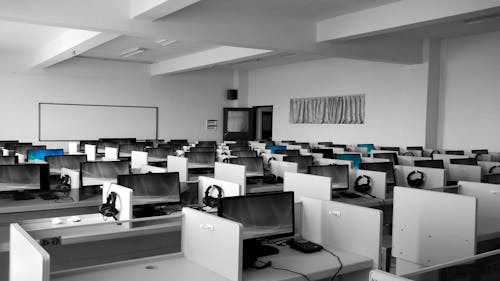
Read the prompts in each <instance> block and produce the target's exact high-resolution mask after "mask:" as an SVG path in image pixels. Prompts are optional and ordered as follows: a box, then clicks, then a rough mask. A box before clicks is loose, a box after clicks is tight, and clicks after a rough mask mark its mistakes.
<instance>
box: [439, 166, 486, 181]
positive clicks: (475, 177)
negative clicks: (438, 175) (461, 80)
mask: <svg viewBox="0 0 500 281" xmlns="http://www.w3.org/2000/svg"><path fill="white" fill-rule="evenodd" d="M447 171H448V175H447V180H448V181H472V182H481V166H473V165H458V164H449V166H448V170H447Z"/></svg>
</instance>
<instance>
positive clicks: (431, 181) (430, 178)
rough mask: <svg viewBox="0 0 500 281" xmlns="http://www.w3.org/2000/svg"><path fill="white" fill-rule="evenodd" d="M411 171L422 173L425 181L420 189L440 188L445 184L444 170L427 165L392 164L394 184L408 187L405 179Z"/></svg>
mask: <svg viewBox="0 0 500 281" xmlns="http://www.w3.org/2000/svg"><path fill="white" fill-rule="evenodd" d="M413 171H420V172H422V173H424V176H425V181H424V185H423V186H422V187H421V188H422V189H431V188H441V187H443V186H445V185H446V179H445V170H444V169H436V168H427V167H412V166H401V165H396V166H394V173H395V174H396V185H398V186H404V187H410V186H409V185H408V183H407V181H406V178H407V177H408V174H410V173H411V172H413Z"/></svg>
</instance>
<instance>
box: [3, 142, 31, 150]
mask: <svg viewBox="0 0 500 281" xmlns="http://www.w3.org/2000/svg"><path fill="white" fill-rule="evenodd" d="M18 146H33V144H32V143H31V142H8V143H5V144H4V148H5V149H8V150H15V148H16V147H18Z"/></svg>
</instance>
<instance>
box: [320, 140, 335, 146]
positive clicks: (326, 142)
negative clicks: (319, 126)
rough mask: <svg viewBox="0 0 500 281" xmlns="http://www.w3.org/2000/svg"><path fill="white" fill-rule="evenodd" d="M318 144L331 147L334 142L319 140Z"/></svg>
mask: <svg viewBox="0 0 500 281" xmlns="http://www.w3.org/2000/svg"><path fill="white" fill-rule="evenodd" d="M318 145H323V146H328V147H331V146H333V142H331V141H321V142H318Z"/></svg>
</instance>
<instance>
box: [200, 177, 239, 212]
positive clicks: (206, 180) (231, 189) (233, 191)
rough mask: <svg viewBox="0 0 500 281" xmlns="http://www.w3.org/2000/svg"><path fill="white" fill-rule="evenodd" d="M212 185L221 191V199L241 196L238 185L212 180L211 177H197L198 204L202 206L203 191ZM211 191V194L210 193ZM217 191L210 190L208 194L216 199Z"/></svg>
mask: <svg viewBox="0 0 500 281" xmlns="http://www.w3.org/2000/svg"><path fill="white" fill-rule="evenodd" d="M212 185H217V186H219V187H220V188H221V189H222V192H223V194H222V197H231V196H239V195H241V190H240V185H239V184H237V183H234V182H228V181H223V180H218V179H214V178H211V177H205V176H200V177H198V203H199V204H200V205H203V204H204V203H203V198H204V197H205V191H206V190H207V189H208V188H209V187H210V186H212ZM212 191H213V193H212ZM217 192H218V191H217V190H215V188H214V190H211V193H210V194H209V195H210V196H212V197H215V198H217V196H218V193H217Z"/></svg>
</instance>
